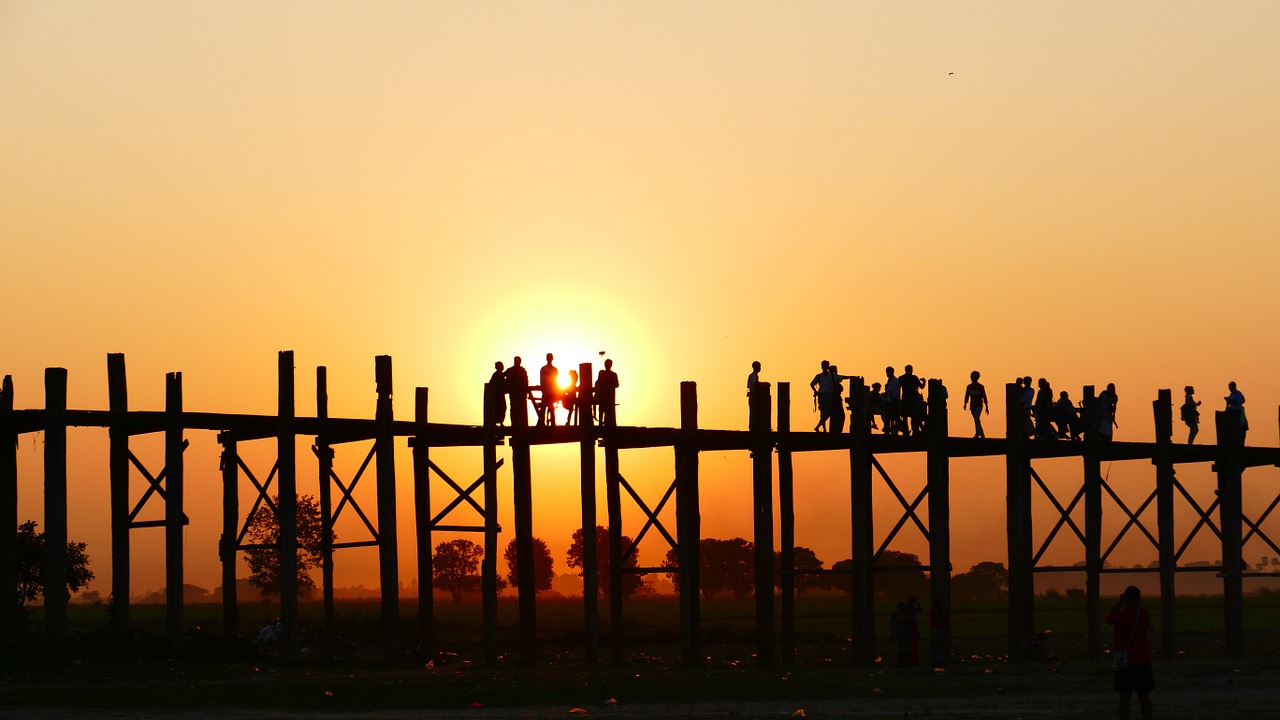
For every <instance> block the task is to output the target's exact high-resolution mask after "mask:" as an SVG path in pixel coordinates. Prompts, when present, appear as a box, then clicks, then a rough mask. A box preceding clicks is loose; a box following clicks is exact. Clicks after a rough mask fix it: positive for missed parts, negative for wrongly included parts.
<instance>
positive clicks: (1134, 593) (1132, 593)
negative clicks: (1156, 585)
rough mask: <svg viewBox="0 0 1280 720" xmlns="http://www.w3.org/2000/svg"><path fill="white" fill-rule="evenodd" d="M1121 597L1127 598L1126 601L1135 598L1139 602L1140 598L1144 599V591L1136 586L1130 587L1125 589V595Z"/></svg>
mask: <svg viewBox="0 0 1280 720" xmlns="http://www.w3.org/2000/svg"><path fill="white" fill-rule="evenodd" d="M1120 597H1122V598H1126V599H1127V598H1133V599H1135V600H1137V599H1138V598H1141V597H1142V591H1141V590H1139V589H1138V588H1137V586H1136V585H1130V586H1129V587H1127V588H1125V589H1124V594H1123V595H1121V596H1120Z"/></svg>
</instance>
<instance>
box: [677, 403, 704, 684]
mask: <svg viewBox="0 0 1280 720" xmlns="http://www.w3.org/2000/svg"><path fill="white" fill-rule="evenodd" d="M680 429H681V431H682V432H681V433H680V435H681V437H680V442H679V444H677V445H676V448H675V452H676V545H677V547H676V555H677V560H676V562H677V564H678V565H679V578H680V588H679V590H680V654H681V657H682V658H683V660H684V664H685V665H686V666H694V665H699V664H701V662H702V641H701V635H702V604H701V595H700V593H701V592H702V565H701V563H702V552H701V551H702V515H701V510H700V498H699V494H700V491H699V487H698V446H697V444H696V443H697V440H696V434H697V431H698V385H697V383H692V382H682V383H680Z"/></svg>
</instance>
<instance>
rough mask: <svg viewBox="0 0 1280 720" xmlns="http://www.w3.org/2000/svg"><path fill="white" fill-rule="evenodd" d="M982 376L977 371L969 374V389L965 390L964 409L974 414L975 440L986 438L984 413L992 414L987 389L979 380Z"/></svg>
mask: <svg viewBox="0 0 1280 720" xmlns="http://www.w3.org/2000/svg"><path fill="white" fill-rule="evenodd" d="M980 377H982V374H981V373H979V372H978V371H977V370H974V371H973V372H971V373H969V381H970V382H969V387H967V388H965V389H964V407H965V409H966V410H968V411H969V412H970V413H972V414H973V436H974V437H975V438H984V437H986V436H987V435H986V433H984V432H982V411H983V410H984V409H985V410H986V411H987V414H988V415H990V414H991V403H989V402H988V401H987V389H986V388H984V387H982V383H980V382H978V378H980Z"/></svg>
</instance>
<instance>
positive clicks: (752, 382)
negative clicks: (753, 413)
mask: <svg viewBox="0 0 1280 720" xmlns="http://www.w3.org/2000/svg"><path fill="white" fill-rule="evenodd" d="M759 382H760V361H759V360H756V361H755V362H753V363H751V374H750V375H748V376H747V407H751V393H753V392H755V389H756V384H757V383H759Z"/></svg>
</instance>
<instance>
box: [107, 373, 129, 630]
mask: <svg viewBox="0 0 1280 720" xmlns="http://www.w3.org/2000/svg"><path fill="white" fill-rule="evenodd" d="M107 403H108V404H107V407H108V412H109V413H110V416H111V426H110V429H109V430H108V431H107V432H108V437H109V438H110V443H111V445H110V449H109V451H108V455H107V468H108V472H109V474H110V484H111V501H110V507H111V606H110V612H111V628H112V630H113V631H114V632H115V633H116V635H117V636H122V635H124V633H125V632H126V631H127V630H128V627H129V525H130V520H129V511H130V510H131V508H130V507H129V430H128V428H127V427H126V422H127V421H128V417H129V386H128V382H127V380H126V376H125V366H124V355H123V354H121V353H111V354H109V355H107Z"/></svg>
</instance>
